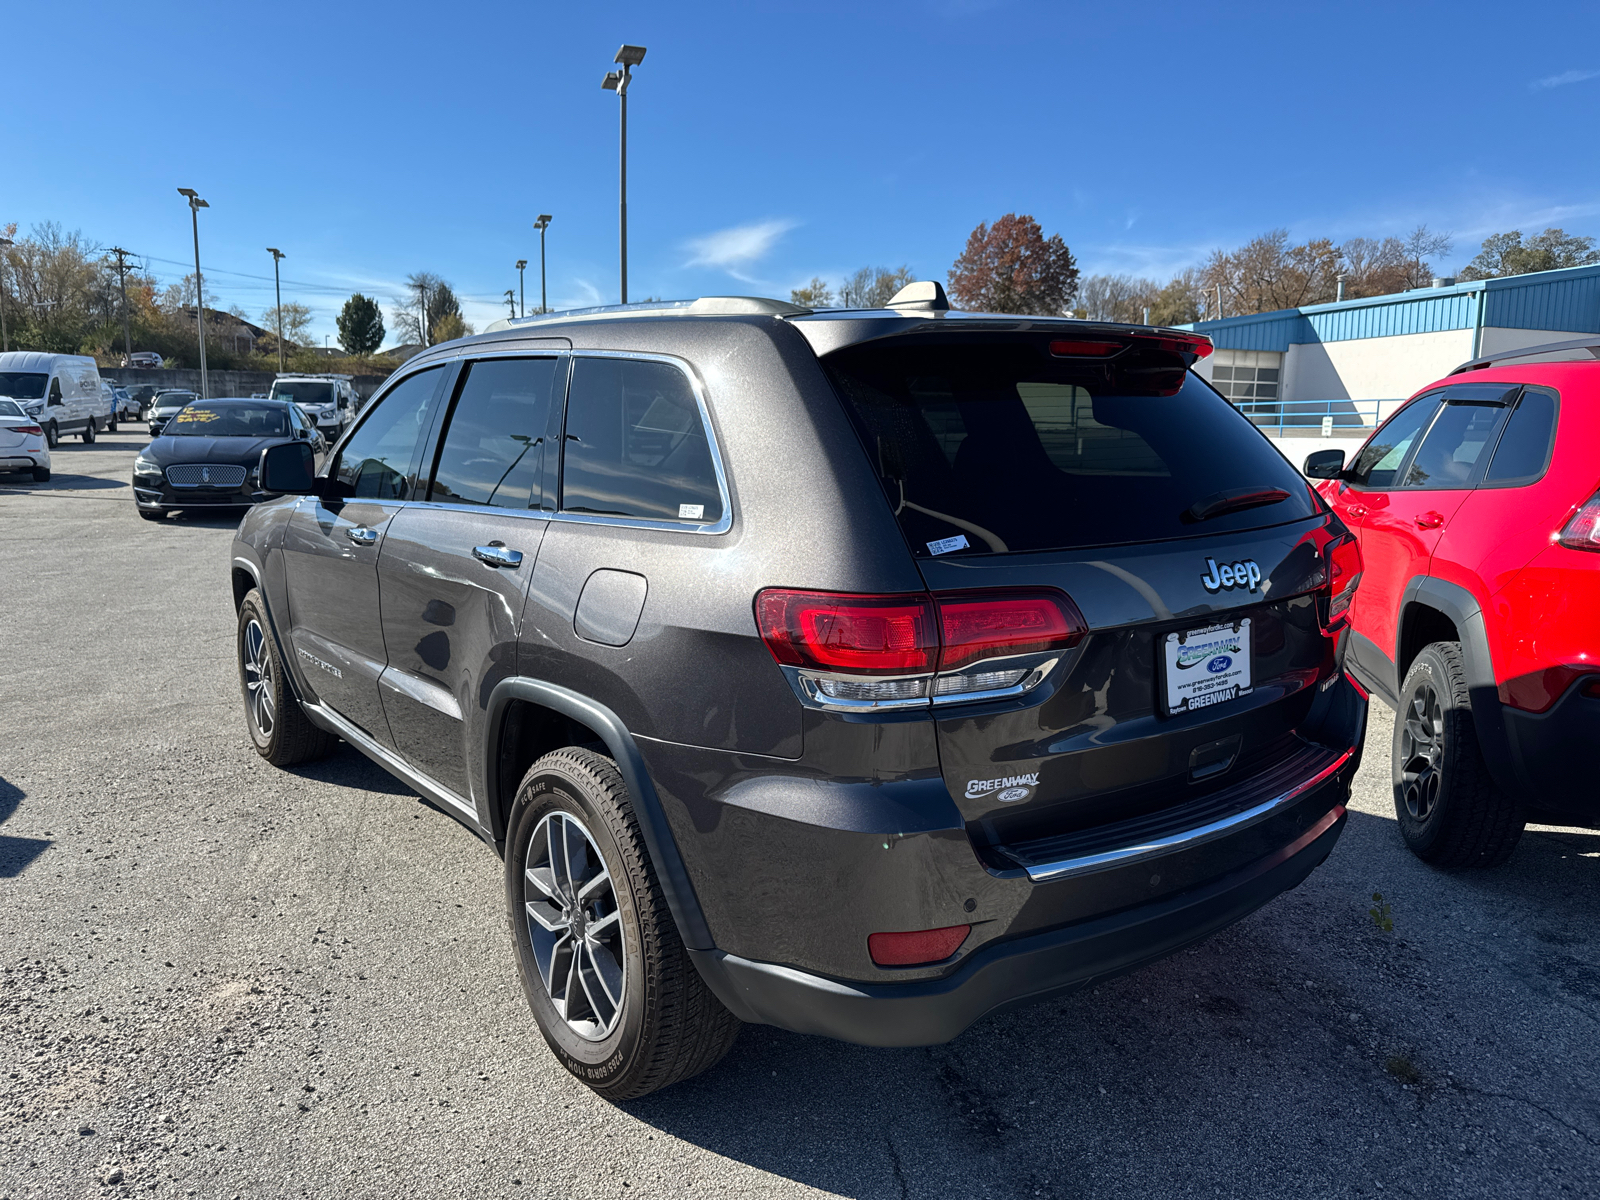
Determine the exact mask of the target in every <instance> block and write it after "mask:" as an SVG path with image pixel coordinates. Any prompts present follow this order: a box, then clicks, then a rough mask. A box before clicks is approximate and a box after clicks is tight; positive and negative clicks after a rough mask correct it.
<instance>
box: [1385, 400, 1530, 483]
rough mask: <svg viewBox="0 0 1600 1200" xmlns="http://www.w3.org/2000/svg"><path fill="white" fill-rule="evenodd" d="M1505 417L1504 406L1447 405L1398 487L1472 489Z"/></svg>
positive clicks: (1455, 403)
mask: <svg viewBox="0 0 1600 1200" xmlns="http://www.w3.org/2000/svg"><path fill="white" fill-rule="evenodd" d="M1505 415H1506V410H1505V407H1504V406H1503V405H1498V404H1470V403H1460V402H1456V401H1454V400H1452V401H1450V402H1448V403H1446V404H1445V406H1444V408H1442V409H1441V410H1440V411H1439V414H1438V416H1436V417H1435V418H1434V419H1433V424H1432V425H1430V426H1429V427H1428V432H1427V433H1426V434H1425V435H1424V436H1423V439H1422V445H1421V446H1419V447H1418V448H1417V452H1416V454H1415V455H1413V456H1412V459H1411V462H1410V464H1409V465H1408V466H1407V467H1406V469H1405V474H1404V476H1403V478H1402V479H1401V481H1400V483H1399V486H1400V487H1405V488H1438V489H1447V490H1448V489H1459V488H1470V487H1471V486H1473V484H1474V483H1475V482H1476V481H1477V477H1478V473H1479V471H1480V469H1481V468H1482V466H1483V462H1484V459H1485V453H1486V447H1488V446H1491V445H1493V444H1494V437H1495V435H1496V434H1497V433H1499V431H1500V422H1501V421H1502V420H1503V419H1504V418H1505Z"/></svg>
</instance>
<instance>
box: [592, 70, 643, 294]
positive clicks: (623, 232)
mask: <svg viewBox="0 0 1600 1200" xmlns="http://www.w3.org/2000/svg"><path fill="white" fill-rule="evenodd" d="M611 61H613V62H617V63H621V64H622V70H620V71H607V72H606V77H605V78H604V79H602V80H601V81H600V86H601V87H603V88H605V89H606V90H607V91H609V92H615V93H616V94H617V98H618V99H619V100H621V101H622V137H621V139H620V140H619V145H620V147H621V158H620V162H621V167H620V170H619V171H618V175H617V178H618V182H619V184H620V190H619V192H618V201H617V224H618V229H619V230H620V234H619V237H618V247H619V250H620V258H621V261H622V302H623V303H624V304H626V303H627V302H628V84H629V82H631V81H632V79H633V68H634V67H637V66H638V65H639V64H640V63H642V62H643V61H644V47H643V46H623V47H622V49H620V50H618V51H617V57H616V58H614V59H612V60H611Z"/></svg>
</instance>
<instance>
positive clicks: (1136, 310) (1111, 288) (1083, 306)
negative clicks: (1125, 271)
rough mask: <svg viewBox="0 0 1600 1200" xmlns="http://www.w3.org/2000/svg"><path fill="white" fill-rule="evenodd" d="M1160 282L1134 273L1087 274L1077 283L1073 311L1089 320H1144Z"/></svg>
mask: <svg viewBox="0 0 1600 1200" xmlns="http://www.w3.org/2000/svg"><path fill="white" fill-rule="evenodd" d="M1160 291H1161V285H1160V284H1158V283H1157V282H1156V281H1155V280H1153V279H1141V278H1138V277H1137V276H1134V275H1090V276H1088V277H1086V278H1085V279H1083V280H1081V281H1080V282H1079V284H1078V306H1077V308H1076V309H1075V310H1074V312H1075V313H1076V315H1078V316H1080V317H1084V318H1086V319H1088V320H1090V321H1126V322H1128V323H1130V324H1136V323H1138V322H1141V321H1143V320H1144V310H1145V309H1146V308H1148V307H1149V306H1150V305H1152V304H1153V303H1154V302H1155V297H1156V295H1157V293H1159V292H1160Z"/></svg>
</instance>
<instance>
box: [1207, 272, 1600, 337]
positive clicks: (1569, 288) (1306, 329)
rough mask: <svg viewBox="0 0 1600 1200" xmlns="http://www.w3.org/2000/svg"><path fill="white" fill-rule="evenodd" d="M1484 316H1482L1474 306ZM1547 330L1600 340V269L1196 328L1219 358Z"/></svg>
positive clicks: (1436, 290)
mask: <svg viewBox="0 0 1600 1200" xmlns="http://www.w3.org/2000/svg"><path fill="white" fill-rule="evenodd" d="M1480 305H1481V306H1482V310H1483V311H1482V316H1481V318H1480V316H1479V306H1480ZM1479 323H1481V324H1482V325H1484V326H1485V327H1491V328H1497V329H1550V330H1558V331H1562V332H1571V333H1600V266H1590V267H1566V268H1563V269H1561V270H1559V271H1535V272H1533V273H1531V274H1528V275H1509V276H1505V277H1504V278H1500V279H1478V280H1474V281H1472V282H1471V283H1458V284H1454V285H1452V286H1450V287H1441V288H1417V289H1416V290H1414V291H1410V292H1400V293H1398V294H1396V295H1391V296H1368V297H1364V298H1362V299H1359V300H1344V301H1340V302H1336V303H1333V304H1308V305H1305V306H1303V307H1301V308H1286V309H1281V310H1279V311H1277V312H1265V313H1253V314H1251V315H1250V316H1245V317H1224V318H1222V319H1221V320H1218V321H1196V322H1194V323H1193V324H1192V325H1186V326H1184V328H1186V329H1193V330H1194V331H1195V332H1196V333H1204V334H1208V335H1209V336H1210V337H1211V340H1212V341H1213V342H1214V343H1215V344H1216V346H1217V348H1218V349H1219V350H1276V351H1279V352H1282V351H1285V350H1287V349H1288V348H1289V346H1290V345H1291V344H1296V343H1299V344H1305V343H1311V342H1344V341H1352V340H1355V339H1357V338H1379V337H1396V336H1398V335H1400V334H1406V333H1439V332H1442V331H1445V330H1451V329H1472V328H1474V327H1475V326H1476V325H1478V324H1479Z"/></svg>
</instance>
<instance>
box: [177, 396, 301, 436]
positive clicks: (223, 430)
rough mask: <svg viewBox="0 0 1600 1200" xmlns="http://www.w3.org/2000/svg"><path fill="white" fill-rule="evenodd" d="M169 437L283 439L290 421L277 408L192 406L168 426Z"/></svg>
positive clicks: (243, 405) (263, 406)
mask: <svg viewBox="0 0 1600 1200" xmlns="http://www.w3.org/2000/svg"><path fill="white" fill-rule="evenodd" d="M166 433H167V436H168V437H191V436H192V437H286V436H288V433H289V418H288V416H287V415H286V414H285V413H284V411H283V409H281V408H278V407H275V406H274V407H271V408H269V407H267V406H266V405H262V406H260V407H257V406H256V405H253V404H191V405H189V407H188V408H186V409H184V410H183V411H182V412H181V413H179V414H178V415H177V416H175V417H173V418H172V420H171V421H170V422H168V423H167V429H166Z"/></svg>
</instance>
